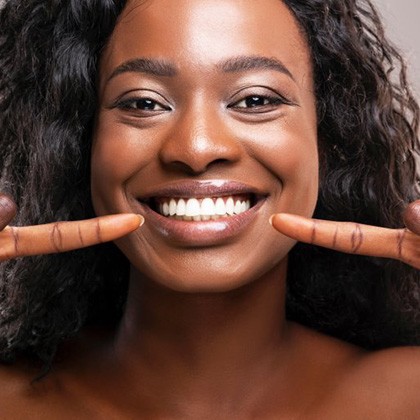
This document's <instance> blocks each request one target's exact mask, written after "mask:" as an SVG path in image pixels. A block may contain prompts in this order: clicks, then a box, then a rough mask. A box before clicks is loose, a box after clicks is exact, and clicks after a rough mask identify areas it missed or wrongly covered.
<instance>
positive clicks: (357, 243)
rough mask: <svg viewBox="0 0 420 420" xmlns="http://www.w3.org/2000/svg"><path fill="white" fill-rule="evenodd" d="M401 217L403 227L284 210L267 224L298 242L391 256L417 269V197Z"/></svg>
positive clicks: (419, 259)
mask: <svg viewBox="0 0 420 420" xmlns="http://www.w3.org/2000/svg"><path fill="white" fill-rule="evenodd" d="M403 218H404V223H405V225H406V228H405V229H388V228H382V227H375V226H368V225H362V224H359V223H353V222H332V221H327V220H317V219H308V218H306V217H302V216H297V215H293V214H286V213H279V214H274V215H273V216H272V217H271V219H270V223H271V224H272V225H273V227H274V228H275V229H277V230H278V231H279V232H281V233H283V234H284V235H286V236H289V237H290V238H293V239H296V240H298V241H301V242H306V243H309V244H314V245H319V246H322V247H325V248H330V249H333V250H335V251H341V252H346V253H349V254H359V255H369V256H373V257H385V258H393V259H397V260H400V261H403V262H404V263H406V264H409V265H411V266H412V267H414V268H417V269H420V200H418V201H415V202H413V203H411V204H410V205H409V206H408V207H407V208H406V210H405V211H404V214H403Z"/></svg>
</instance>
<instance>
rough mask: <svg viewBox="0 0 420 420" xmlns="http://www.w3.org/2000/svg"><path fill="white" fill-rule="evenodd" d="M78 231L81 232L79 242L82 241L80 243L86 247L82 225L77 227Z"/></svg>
mask: <svg viewBox="0 0 420 420" xmlns="http://www.w3.org/2000/svg"><path fill="white" fill-rule="evenodd" d="M77 230H78V232H79V240H80V243H81V244H82V245H83V246H84V245H85V241H84V240H83V235H82V230H81V229H80V225H78V226H77Z"/></svg>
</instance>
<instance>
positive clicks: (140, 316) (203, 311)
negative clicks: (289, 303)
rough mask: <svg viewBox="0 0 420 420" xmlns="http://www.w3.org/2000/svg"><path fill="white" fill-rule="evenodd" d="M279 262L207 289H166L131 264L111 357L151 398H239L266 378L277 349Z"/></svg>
mask: <svg viewBox="0 0 420 420" xmlns="http://www.w3.org/2000/svg"><path fill="white" fill-rule="evenodd" d="M286 265H287V264H286V261H284V262H283V263H281V264H280V265H278V266H276V267H275V268H274V269H273V270H271V271H270V272H269V273H267V274H266V275H264V276H263V277H261V278H260V279H258V280H257V281H254V282H253V283H251V284H248V285H246V286H243V287H241V288H239V289H237V290H233V291H230V292H226V293H208V294H186V293H180V292H175V291H172V290H168V289H166V288H163V287H161V286H158V285H156V284H155V283H152V282H151V281H148V279H145V278H144V277H141V276H140V274H139V273H138V272H137V271H135V270H134V269H133V270H132V273H131V280H130V289H129V294H128V299H127V306H126V311H125V314H124V317H123V320H122V322H121V325H120V329H119V332H118V337H117V340H116V346H115V347H114V348H115V353H116V354H114V357H115V356H116V357H117V360H119V361H120V366H121V365H122V366H124V365H127V369H128V370H129V371H130V373H131V375H133V374H134V376H135V377H137V378H147V380H146V379H145V381H146V383H147V386H148V388H149V389H151V388H153V387H156V388H157V389H158V390H159V394H158V395H163V394H164V393H165V390H167V391H170V392H171V394H172V395H174V394H177V398H178V399H179V398H182V395H181V394H183V395H189V396H191V395H193V394H194V398H196V399H197V398H207V399H211V398H212V397H211V396H210V394H212V393H215V394H217V395H220V393H223V395H224V396H226V398H230V399H231V400H232V399H236V398H238V399H240V398H243V396H244V387H247V386H252V387H253V388H255V386H256V381H257V382H259V381H261V382H262V383H264V381H265V382H267V377H268V376H269V373H270V374H271V376H272V372H273V368H274V366H276V369H278V366H279V354H281V353H282V351H281V350H282V348H283V349H285V342H286V336H287V334H286V331H287V330H286V322H285V314H284V312H285V310H284V307H285V279H286V268H287V267H286ZM134 372H137V373H134ZM204 394H206V396H205V397H204ZM233 394H235V395H236V396H235V395H233Z"/></svg>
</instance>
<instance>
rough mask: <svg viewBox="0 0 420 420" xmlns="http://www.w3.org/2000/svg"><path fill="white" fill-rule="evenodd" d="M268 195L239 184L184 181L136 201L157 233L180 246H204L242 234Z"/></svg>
mask: <svg viewBox="0 0 420 420" xmlns="http://www.w3.org/2000/svg"><path fill="white" fill-rule="evenodd" d="M267 196H268V194H266V193H264V192H262V191H260V190H259V189H255V188H252V187H250V186H249V185H245V184H243V183H238V182H232V181H224V180H213V181H210V180H209V181H200V182H197V181H196V182H194V181H184V182H177V183H172V184H170V185H166V186H162V187H157V188H153V189H151V190H150V191H148V192H146V193H144V194H143V195H142V196H140V197H138V198H137V200H136V202H137V205H138V206H139V213H140V214H143V215H144V216H145V218H146V225H147V226H149V227H150V228H151V229H153V230H155V232H159V234H160V235H163V236H164V237H166V238H168V239H170V240H172V241H175V242H177V243H179V244H185V245H188V246H201V245H212V244H216V243H220V242H223V241H225V240H227V239H229V238H232V237H235V236H237V235H239V234H240V233H241V232H242V231H244V229H246V227H247V226H249V225H250V224H251V223H252V221H254V220H255V218H256V216H257V214H258V212H259V210H260V208H261V207H262V205H263V204H264V203H265V202H266V199H267Z"/></svg>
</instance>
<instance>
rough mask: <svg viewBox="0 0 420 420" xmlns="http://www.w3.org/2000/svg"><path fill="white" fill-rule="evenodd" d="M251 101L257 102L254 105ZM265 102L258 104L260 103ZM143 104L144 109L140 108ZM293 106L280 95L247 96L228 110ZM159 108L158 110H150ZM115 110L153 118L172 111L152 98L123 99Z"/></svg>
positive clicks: (269, 109)
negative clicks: (242, 104)
mask: <svg viewBox="0 0 420 420" xmlns="http://www.w3.org/2000/svg"><path fill="white" fill-rule="evenodd" d="M250 101H255V103H254V104H252V103H250ZM261 101H262V102H263V103H262V104H261V103H258V102H261ZM241 103H244V105H245V106H239V105H240V104H241ZM139 104H141V105H142V106H143V107H142V108H141V107H139ZM284 104H291V102H290V101H288V100H287V99H285V98H283V97H280V96H278V95H276V96H274V95H247V96H245V97H243V98H242V99H240V100H239V101H236V102H234V103H233V104H230V105H228V108H230V109H234V110H237V111H239V112H244V113H263V112H269V111H271V110H272V109H274V108H276V107H278V106H280V105H284ZM155 107H159V108H158V109H150V108H155ZM113 108H118V109H121V110H124V111H132V112H137V113H139V114H140V113H144V115H143V116H153V114H154V115H156V114H159V113H161V112H163V111H171V110H172V109H171V108H170V107H169V106H165V105H163V104H162V103H160V102H159V101H156V100H154V99H152V98H150V97H147V96H146V97H138V98H131V99H123V100H121V101H119V102H117V103H116V104H114V105H113Z"/></svg>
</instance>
